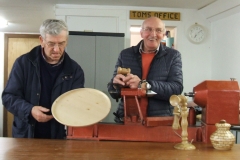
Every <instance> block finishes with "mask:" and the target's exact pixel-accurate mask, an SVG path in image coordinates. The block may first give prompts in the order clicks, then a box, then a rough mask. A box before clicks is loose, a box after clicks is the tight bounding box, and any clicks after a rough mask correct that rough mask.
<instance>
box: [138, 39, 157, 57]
mask: <svg viewBox="0 0 240 160" xmlns="http://www.w3.org/2000/svg"><path fill="white" fill-rule="evenodd" d="M159 47H160V44H159V45H158V47H157V49H156V50H155V51H154V53H155V54H157V52H158V51H159ZM139 53H140V54H142V53H149V52H145V51H144V50H143V41H142V42H141V44H140V47H139Z"/></svg>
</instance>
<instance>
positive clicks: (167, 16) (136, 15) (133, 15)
mask: <svg viewBox="0 0 240 160" xmlns="http://www.w3.org/2000/svg"><path fill="white" fill-rule="evenodd" d="M149 17H158V18H160V19H161V20H170V21H180V12H155V11H130V19H146V18H149Z"/></svg>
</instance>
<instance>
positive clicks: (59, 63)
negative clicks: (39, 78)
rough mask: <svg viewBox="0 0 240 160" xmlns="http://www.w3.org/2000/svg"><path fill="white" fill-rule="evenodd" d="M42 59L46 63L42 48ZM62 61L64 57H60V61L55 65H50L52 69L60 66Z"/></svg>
mask: <svg viewBox="0 0 240 160" xmlns="http://www.w3.org/2000/svg"><path fill="white" fill-rule="evenodd" d="M42 57H43V59H44V60H45V61H46V58H45V56H44V48H42ZM63 60H64V55H63V56H62V57H61V59H60V60H59V62H58V63H57V64H54V65H52V67H56V66H59V65H60V64H62V62H63ZM46 62H47V61H46Z"/></svg>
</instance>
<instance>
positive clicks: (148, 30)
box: [142, 27, 164, 34]
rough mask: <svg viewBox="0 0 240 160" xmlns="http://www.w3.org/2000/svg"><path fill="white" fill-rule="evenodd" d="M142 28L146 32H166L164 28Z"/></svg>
mask: <svg viewBox="0 0 240 160" xmlns="http://www.w3.org/2000/svg"><path fill="white" fill-rule="evenodd" d="M142 30H143V31H144V32H146V33H152V32H153V31H155V33H156V34H160V33H162V32H164V30H163V29H162V28H156V29H153V28H149V27H146V28H142Z"/></svg>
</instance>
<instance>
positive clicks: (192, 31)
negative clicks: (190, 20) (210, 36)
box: [187, 23, 206, 44]
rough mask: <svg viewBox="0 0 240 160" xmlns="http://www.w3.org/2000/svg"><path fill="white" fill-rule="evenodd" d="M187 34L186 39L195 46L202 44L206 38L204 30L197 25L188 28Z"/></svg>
mask: <svg viewBox="0 0 240 160" xmlns="http://www.w3.org/2000/svg"><path fill="white" fill-rule="evenodd" d="M187 34H188V39H189V40H190V41H191V42H192V43H196V44H199V43H202V42H203V41H204V40H205V38H206V30H205V28H204V27H203V26H201V25H199V24H197V23H195V24H194V25H192V26H190V27H189V29H188V31H187Z"/></svg>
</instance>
